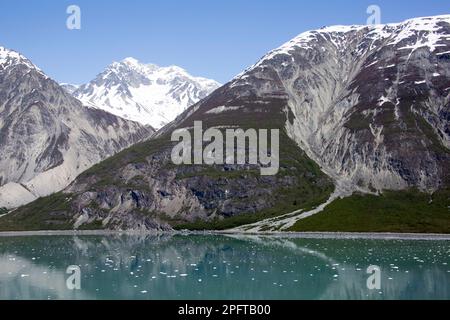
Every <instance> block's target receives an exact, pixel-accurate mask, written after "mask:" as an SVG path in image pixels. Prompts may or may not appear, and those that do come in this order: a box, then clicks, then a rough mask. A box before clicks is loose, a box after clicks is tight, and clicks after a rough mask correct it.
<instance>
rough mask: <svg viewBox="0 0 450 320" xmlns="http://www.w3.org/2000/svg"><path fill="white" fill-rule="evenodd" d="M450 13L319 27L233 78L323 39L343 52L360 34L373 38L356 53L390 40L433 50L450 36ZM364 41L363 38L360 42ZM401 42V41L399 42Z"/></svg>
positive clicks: (410, 46)
mask: <svg viewBox="0 0 450 320" xmlns="http://www.w3.org/2000/svg"><path fill="white" fill-rule="evenodd" d="M449 26H450V15H439V16H431V17H419V18H413V19H409V20H405V21H403V22H400V23H390V24H380V25H347V26H345V25H335V26H326V27H323V28H321V29H318V30H311V31H306V32H303V33H301V34H300V35H298V36H297V37H295V38H293V39H292V40H290V41H288V42H286V43H285V44H283V45H282V46H280V47H279V48H277V49H274V50H272V51H271V52H269V53H268V54H266V55H265V56H264V57H263V58H262V59H261V60H260V61H259V62H257V63H256V64H255V65H253V66H251V67H250V68H248V69H247V70H245V71H244V72H242V73H241V74H239V75H237V76H236V77H235V78H234V79H233V80H239V79H241V77H242V76H243V75H244V74H245V73H246V72H248V71H250V70H252V69H254V68H257V67H259V66H261V65H263V64H264V63H265V62H266V61H269V60H271V59H273V58H275V57H276V56H278V55H286V56H290V55H291V53H292V52H295V51H296V50H299V49H303V50H311V49H312V50H315V49H316V44H317V43H319V42H321V41H324V40H325V41H329V42H331V43H332V44H333V45H334V47H335V48H337V49H338V50H339V51H341V52H345V51H347V50H348V46H349V44H350V43H352V42H355V41H359V40H358V36H357V34H360V35H361V36H362V37H365V39H366V40H367V41H368V42H370V44H369V45H366V46H364V47H362V48H359V49H358V50H357V52H356V53H358V54H359V55H364V54H365V53H367V51H368V50H369V51H370V49H372V48H373V47H374V46H376V42H377V41H388V43H387V44H386V45H390V46H394V47H396V49H397V50H406V49H410V50H412V51H413V50H416V49H418V48H421V47H428V48H429V49H430V51H431V52H433V51H434V50H435V49H436V48H438V47H445V43H442V42H445V41H447V40H450V35H449V34H448V31H447V30H448V27H449ZM361 42H362V43H364V41H360V43H361ZM399 44H401V45H400V46H399Z"/></svg>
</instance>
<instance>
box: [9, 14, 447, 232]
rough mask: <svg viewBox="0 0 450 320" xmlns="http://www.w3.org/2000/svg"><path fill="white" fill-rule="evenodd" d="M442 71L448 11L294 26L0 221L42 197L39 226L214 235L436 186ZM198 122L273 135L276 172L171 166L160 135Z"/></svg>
mask: <svg viewBox="0 0 450 320" xmlns="http://www.w3.org/2000/svg"><path fill="white" fill-rule="evenodd" d="M449 72H450V16H439V17H431V18H418V19H413V20H409V21H406V22H404V23H400V24H392V25H386V26H350V27H330V28H324V29H321V30H317V31H311V32H307V33H304V34H302V35H300V36H299V37H297V38H295V39H293V40H292V41H290V42H289V43H287V44H285V45H283V46H282V47H280V48H278V49H276V50H274V51H272V52H270V53H269V54H267V55H266V56H265V57H264V58H263V59H261V60H260V61H259V62H258V63H257V64H256V65H254V66H252V67H250V68H249V69H247V70H246V71H244V72H243V73H242V74H240V75H239V76H237V77H236V78H235V79H233V80H232V81H231V82H230V83H228V84H226V85H225V86H223V87H221V88H219V89H218V90H216V91H215V92H214V93H212V94H211V95H210V96H208V97H207V98H205V99H204V100H202V101H201V102H199V103H197V104H195V105H193V106H192V107H190V108H189V109H188V110H186V111H185V112H184V113H183V114H182V115H180V116H179V117H178V118H177V119H176V120H175V121H174V122H172V123H171V124H170V125H168V126H166V127H164V128H163V129H162V130H161V131H160V132H159V133H158V138H157V139H155V140H154V141H151V142H147V143H143V144H139V145H137V146H134V147H132V148H130V149H128V150H127V151H124V152H122V153H120V154H119V155H117V156H115V157H113V158H111V159H108V160H107V161H105V162H102V163H101V164H99V165H97V166H95V167H94V168H92V169H90V170H88V171H86V172H84V173H83V174H82V175H81V176H80V177H78V179H77V180H76V181H75V182H74V183H73V184H72V185H71V186H70V187H69V188H67V189H66V190H64V193H63V194H60V195H58V197H59V198H49V199H43V200H40V201H38V202H36V203H34V204H33V206H31V207H25V208H22V209H21V210H18V211H17V212H15V213H14V215H11V216H10V217H9V219H10V223H13V219H14V218H17V219H22V221H25V220H27V219H29V218H30V217H36V216H35V214H34V213H33V212H35V211H36V208H40V207H42V206H44V205H46V204H48V203H49V202H50V203H53V204H54V205H52V206H50V208H49V209H47V210H46V211H45V212H46V214H47V216H45V217H46V218H45V219H44V221H47V222H48V223H47V224H46V225H47V227H48V226H49V225H50V226H52V225H54V224H52V223H53V222H54V221H55V220H56V221H57V220H58V219H61V220H63V221H68V220H69V221H70V226H71V227H73V226H75V227H76V228H92V227H102V228H112V229H124V228H133V229H139V228H143V229H147V228H170V227H171V226H176V227H178V228H183V227H190V228H204V227H205V228H215V229H223V228H231V227H234V226H237V225H243V224H248V223H252V222H255V221H258V220H262V219H266V218H270V217H272V218H273V217H276V216H277V215H280V214H286V213H289V212H293V216H295V212H297V210H298V209H301V208H310V207H316V206H318V205H319V204H321V203H325V201H326V200H327V199H328V198H329V196H330V194H332V193H333V190H334V193H333V196H332V197H331V198H330V199H331V200H332V199H334V198H336V197H338V196H343V195H348V194H351V193H352V192H354V191H362V192H377V191H382V190H386V189H389V190H403V189H407V188H409V187H417V188H419V189H421V190H422V191H427V192H432V191H434V190H437V189H440V188H448V185H449V171H448V170H449V168H450V166H449V163H450V161H449V160H450V158H449V157H450V155H449V150H448V147H449V133H450V131H449V122H448V120H449V97H450V92H449V90H450V79H449ZM196 120H202V121H203V126H204V128H205V129H206V128H211V127H215V128H218V129H221V130H222V129H224V128H235V127H241V128H244V129H245V128H256V129H258V128H265V129H272V128H278V129H281V135H280V171H279V173H278V175H276V176H271V177H262V176H260V175H259V169H260V166H259V165H256V166H254V165H249V164H247V165H221V166H206V165H204V166H202V165H197V166H186V165H184V166H175V165H173V164H172V163H171V161H170V152H171V149H172V146H173V144H172V143H171V142H170V134H171V132H172V131H173V130H175V129H180V128H192V126H193V123H194V121H196ZM332 181H333V182H334V186H333V183H332ZM57 199H59V201H56V200H57ZM55 201H56V202H55ZM329 201H330V200H329ZM55 203H58V204H57V205H56V204H55ZM290 218H291V217H290V216H289V215H288V216H284V217H283V219H290ZM276 219H277V218H276ZM276 219H275V220H276ZM41 221H42V219H41ZM272 222H273V221H272ZM275 222H276V221H275ZM155 224H156V226H155ZM11 225H12V224H11ZM264 228H265V226H264V225H260V226H258V230H260V231H264Z"/></svg>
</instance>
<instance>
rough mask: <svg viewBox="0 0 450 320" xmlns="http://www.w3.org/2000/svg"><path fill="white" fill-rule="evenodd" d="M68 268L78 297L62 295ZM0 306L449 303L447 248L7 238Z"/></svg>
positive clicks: (267, 240)
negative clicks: (375, 285)
mask: <svg viewBox="0 0 450 320" xmlns="http://www.w3.org/2000/svg"><path fill="white" fill-rule="evenodd" d="M71 265H78V266H79V267H80V270H81V290H69V289H68V288H67V285H66V280H67V278H68V277H69V276H70V275H69V274H67V273H66V270H67V267H68V266H71ZM370 265H377V266H379V267H380V268H381V289H379V290H369V289H368V288H367V284H366V283H367V278H368V277H369V276H370V275H369V274H367V268H368V267H369V266H370ZM0 299H233V300H235V299H450V241H435V240H433V241H422V240H420V241H412V240H361V239H358V240H348V239H347V240H346V239H296V238H271V237H256V236H255V237H231V236H218V235H212V236H203V235H189V236H183V235H176V236H159V237H156V236H155V237H152V236H117V235H116V236H28V237H4V238H0Z"/></svg>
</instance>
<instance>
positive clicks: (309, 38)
mask: <svg viewBox="0 0 450 320" xmlns="http://www.w3.org/2000/svg"><path fill="white" fill-rule="evenodd" d="M449 50H450V16H439V17H430V18H419V19H413V20H409V21H406V22H404V23H400V24H392V25H385V26H351V27H330V28H324V29H321V30H317V31H311V32H307V33H304V34H301V35H300V36H298V37H297V38H295V39H293V40H292V41H290V42H289V43H287V44H285V45H283V46H282V47H281V48H279V49H276V50H274V51H273V52H271V53H269V54H268V55H267V56H265V57H264V58H263V59H262V60H261V61H259V62H258V63H257V64H256V65H255V66H253V67H251V68H250V69H249V70H247V71H246V72H245V73H244V74H242V75H240V76H239V77H237V78H236V79H235V80H234V81H233V82H232V84H231V86H238V87H242V88H249V90H253V91H256V92H257V94H258V95H260V96H261V95H267V94H271V93H277V92H280V91H281V92H282V93H283V94H285V95H286V96H287V97H288V99H287V109H288V110H289V112H292V114H293V116H292V117H291V118H290V119H288V120H287V121H286V130H287V132H288V134H289V136H290V137H291V138H293V139H294V140H295V141H296V142H297V143H298V144H299V146H300V147H301V148H302V149H303V150H305V151H306V153H307V154H308V155H309V156H310V157H311V158H312V159H314V160H315V161H316V162H317V163H318V164H319V165H320V166H321V167H322V168H323V170H324V171H325V172H326V173H328V174H329V175H330V176H331V177H333V178H334V179H335V180H337V181H340V182H342V183H344V184H346V185H348V186H350V187H351V188H353V189H362V190H364V191H375V190H378V191H381V190H383V189H404V188H407V187H411V186H414V187H418V188H420V189H422V190H426V191H434V190H436V189H438V188H440V187H442V186H444V185H448V183H449V168H450V166H449V163H450V162H449V160H450V158H449V151H448V148H449V134H450V127H449V119H450V118H449V110H450V105H449V101H450V78H449V76H450V51H449ZM275 84H276V85H275Z"/></svg>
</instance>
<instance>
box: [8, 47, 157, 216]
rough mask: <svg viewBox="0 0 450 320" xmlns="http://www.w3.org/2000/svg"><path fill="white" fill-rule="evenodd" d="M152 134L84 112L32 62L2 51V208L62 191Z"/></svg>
mask: <svg viewBox="0 0 450 320" xmlns="http://www.w3.org/2000/svg"><path fill="white" fill-rule="evenodd" d="M152 133H153V131H152V130H150V129H148V128H145V127H144V126H142V125H140V124H138V123H136V122H132V121H127V120H124V119H121V118H119V117H116V116H114V115H112V114H110V113H107V112H105V111H101V110H96V109H92V108H87V107H84V106H83V105H82V104H81V103H80V102H79V101H78V100H76V99H75V98H73V97H72V96H71V95H70V94H69V93H68V92H66V91H65V90H64V89H63V88H62V87H60V86H59V85H58V84H57V83H56V82H54V81H53V80H52V79H50V78H49V77H47V76H46V75H45V74H44V73H43V72H42V71H41V70H39V69H38V68H37V67H35V66H34V65H33V64H32V63H31V62H30V61H29V60H28V59H26V58H25V57H23V56H22V55H20V54H19V53H16V52H14V51H11V50H7V49H5V48H2V47H0V155H1V156H0V207H8V208H10V207H16V206H19V205H23V204H25V203H28V202H30V201H32V200H35V199H37V198H38V197H42V196H47V195H49V194H51V193H53V192H56V191H60V190H61V189H63V188H65V187H66V186H67V185H69V184H70V183H71V182H72V181H73V180H74V179H75V177H76V176H77V175H78V174H80V173H81V172H83V171H84V170H86V169H88V168H89V167H91V166H92V165H93V164H95V163H98V162H99V161H101V160H103V159H105V158H107V157H109V156H111V155H113V154H115V153H117V152H118V151H120V150H122V149H124V148H126V147H128V146H130V145H131V144H133V143H136V142H139V141H142V140H143V139H146V138H148V137H149V136H150V135H151V134H152Z"/></svg>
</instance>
